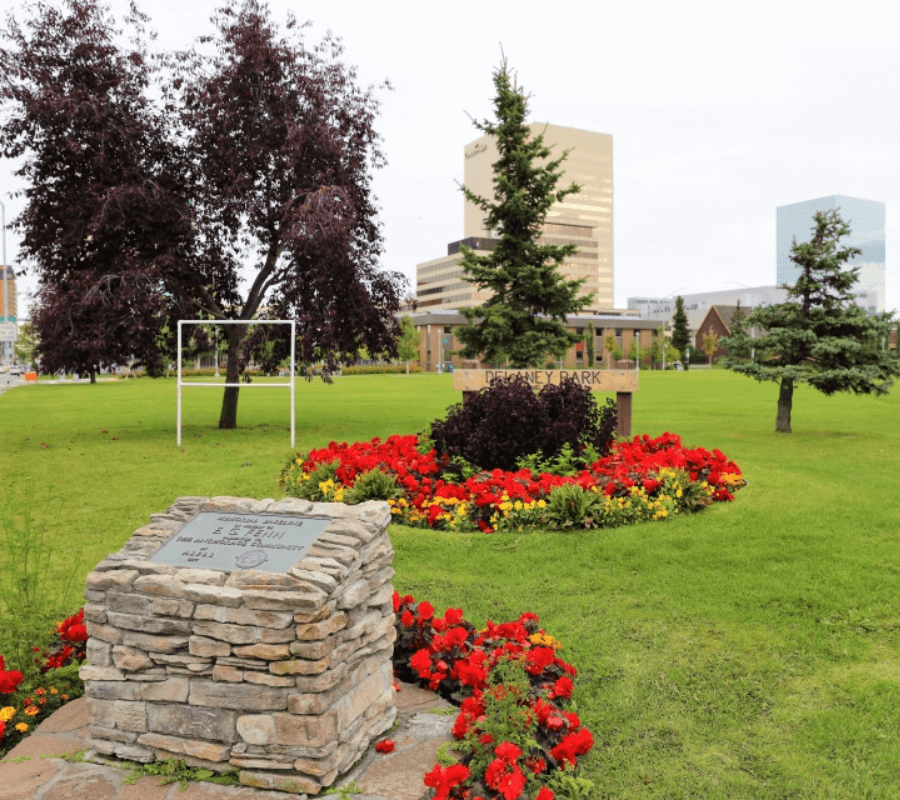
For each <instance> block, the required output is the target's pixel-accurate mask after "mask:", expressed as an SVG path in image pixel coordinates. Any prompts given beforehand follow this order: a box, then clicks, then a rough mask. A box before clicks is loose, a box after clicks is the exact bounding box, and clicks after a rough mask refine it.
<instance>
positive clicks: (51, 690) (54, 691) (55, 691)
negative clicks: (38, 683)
mask: <svg viewBox="0 0 900 800" xmlns="http://www.w3.org/2000/svg"><path fill="white" fill-rule="evenodd" d="M50 694H59V689H57V688H56V687H55V686H51V687H50Z"/></svg>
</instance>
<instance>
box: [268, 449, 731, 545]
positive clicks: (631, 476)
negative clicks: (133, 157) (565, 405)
mask: <svg viewBox="0 0 900 800" xmlns="http://www.w3.org/2000/svg"><path fill="white" fill-rule="evenodd" d="M421 449H423V448H422V443H421V441H420V440H419V438H418V437H417V436H413V435H410V436H390V437H388V438H387V439H386V440H385V441H383V442H382V441H381V440H380V439H378V438H375V439H372V440H371V441H370V442H356V443H354V444H346V443H341V444H338V443H336V442H332V443H331V444H329V445H328V447H325V448H320V449H317V450H312V451H311V452H310V453H309V454H308V455H306V456H299V455H298V457H296V458H294V459H291V460H290V461H288V463H287V464H286V466H285V468H284V469H283V470H282V474H281V481H282V484H283V485H284V486H285V490H286V492H287V493H288V494H295V495H298V496H308V497H310V499H325V500H335V501H341V500H343V499H344V493H345V492H347V491H349V490H351V489H352V488H353V487H354V485H355V483H356V481H357V479H358V478H360V476H362V475H364V474H366V473H368V472H370V471H371V470H379V471H381V472H383V473H385V474H386V475H389V476H391V477H392V478H393V480H394V483H395V486H396V492H395V496H394V497H390V498H386V499H388V502H389V503H390V504H391V507H392V511H393V513H394V514H395V516H396V517H397V518H398V521H401V522H403V523H405V524H408V525H413V526H421V527H432V528H449V529H457V530H475V529H480V530H483V531H485V532H490V531H494V530H497V529H498V528H499V527H511V528H514V527H520V528H521V527H523V526H527V527H553V519H552V515H549V513H548V512H546V511H545V510H544V509H545V508H546V504H547V502H548V501H549V500H550V498H551V495H552V493H553V491H554V489H557V488H558V487H561V486H565V485H567V484H574V485H577V486H578V487H580V488H581V489H582V490H584V491H587V492H591V493H592V494H599V495H602V497H604V498H609V500H610V502H608V503H606V505H605V507H604V508H602V509H600V511H601V513H598V514H595V515H594V516H593V517H592V520H593V523H592V524H591V525H588V526H587V527H603V526H604V525H615V524H624V523H626V522H633V521H640V520H643V519H664V518H666V517H667V516H669V515H670V514H674V513H680V512H685V511H695V510H698V509H699V508H702V507H703V506H705V505H707V504H709V503H712V502H724V501H729V500H733V499H734V494H733V492H734V491H735V490H736V489H738V488H740V487H741V486H743V485H745V481H744V480H743V477H742V475H741V470H740V468H739V467H738V466H737V464H735V463H734V462H733V461H731V460H729V459H728V458H727V457H726V456H725V455H724V454H723V453H722V452H721V451H719V450H713V451H712V452H709V451H708V450H706V449H704V448H694V449H691V448H686V447H684V446H683V445H682V443H681V439H680V438H679V437H678V436H676V435H675V434H671V433H664V434H663V435H662V436H659V437H657V438H655V439H651V438H650V437H649V436H646V435H645V436H636V437H634V439H633V440H632V441H630V442H622V443H615V444H613V445H612V447H611V449H610V452H609V454H608V455H607V456H604V457H602V458H600V459H599V460H597V461H596V462H594V463H593V464H591V465H590V466H589V467H588V468H586V469H584V470H582V471H581V472H580V473H578V474H576V475H568V476H563V475H556V474H549V473H547V472H541V473H537V474H535V473H534V472H532V470H530V469H520V470H518V471H516V472H504V471H503V470H493V471H489V472H488V471H482V472H477V474H474V475H472V476H470V477H468V478H466V479H465V480H454V473H453V472H452V469H451V466H452V465H450V464H448V460H447V459H446V457H443V458H442V457H440V456H438V455H437V453H436V452H435V450H434V449H430V450H428V451H426V452H424V453H423V452H420V450H421ZM328 465H332V466H333V478H329V479H328V480H325V481H320V482H317V480H316V477H315V475H316V474H317V473H316V470H317V469H319V468H322V467H327V466H328ZM612 501H616V502H612ZM600 519H602V522H597V520H600Z"/></svg>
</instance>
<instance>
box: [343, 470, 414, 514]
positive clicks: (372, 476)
mask: <svg viewBox="0 0 900 800" xmlns="http://www.w3.org/2000/svg"><path fill="white" fill-rule="evenodd" d="M399 493H400V490H399V489H398V488H397V479H396V478H395V477H394V476H393V475H388V474H387V473H386V472H382V471H381V470H380V469H370V470H369V471H368V472H363V473H362V474H361V475H358V476H357V478H356V481H355V482H354V484H353V488H352V489H351V490H350V491H349V492H347V493H346V494H345V495H344V502H345V503H349V504H350V505H355V504H356V503H363V502H365V501H366V500H393V499H394V498H395V497H396V496H397V495H398V494H399Z"/></svg>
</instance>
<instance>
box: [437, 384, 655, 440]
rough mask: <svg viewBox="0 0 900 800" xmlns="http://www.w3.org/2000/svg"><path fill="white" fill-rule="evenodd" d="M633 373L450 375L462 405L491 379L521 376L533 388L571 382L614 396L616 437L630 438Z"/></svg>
mask: <svg viewBox="0 0 900 800" xmlns="http://www.w3.org/2000/svg"><path fill="white" fill-rule="evenodd" d="M639 374H640V373H639V372H638V371H637V370H631V369H458V370H455V371H454V373H453V388H454V389H455V390H456V391H459V392H462V394H463V402H465V401H466V399H467V398H468V397H469V396H471V395H473V394H475V393H476V392H479V391H481V390H482V389H486V388H487V387H488V386H490V385H491V381H492V380H494V378H512V377H515V376H517V375H520V376H522V377H523V378H525V380H527V381H528V382H529V383H531V384H534V386H535V387H536V388H537V387H541V386H546V385H547V384H556V385H558V384H559V383H561V382H562V381H564V380H566V379H567V378H571V379H573V380H575V381H576V382H577V383H579V384H580V385H581V386H586V387H587V388H588V389H590V390H591V391H592V392H615V393H616V417H617V423H616V436H620V437H623V438H629V437H630V436H631V396H632V394H634V393H635V392H636V391H637V390H638V376H639Z"/></svg>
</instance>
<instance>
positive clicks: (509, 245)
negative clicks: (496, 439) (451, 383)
mask: <svg viewBox="0 0 900 800" xmlns="http://www.w3.org/2000/svg"><path fill="white" fill-rule="evenodd" d="M494 86H495V88H496V90H497V95H496V97H495V99H494V109H495V112H496V115H497V122H496V123H494V122H489V121H487V120H485V121H483V122H475V127H476V128H478V129H479V130H480V131H482V132H484V133H486V134H489V135H491V136H493V137H495V138H496V141H497V150H498V151H499V159H498V161H497V162H496V163H495V164H494V165H493V166H494V198H493V199H489V198H485V197H481V196H479V195H476V194H474V193H473V192H472V191H470V190H469V189H467V188H466V187H463V191H464V192H465V195H466V197H467V198H468V199H469V200H470V201H471V202H473V203H475V204H476V205H477V206H478V207H479V208H481V209H482V210H483V211H484V212H485V213H486V217H485V226H486V227H487V228H488V229H490V230H493V231H497V232H498V236H499V241H498V243H497V244H496V246H495V247H494V249H493V250H492V251H491V253H490V254H489V255H486V256H478V255H476V254H475V253H474V252H473V251H472V250H471V249H469V248H467V247H465V246H462V247H461V248H460V250H461V252H462V253H463V258H462V261H461V264H462V268H463V271H464V274H465V277H466V280H467V281H469V282H470V283H472V284H474V285H475V286H477V287H478V288H479V289H488V290H490V291H491V293H492V296H491V298H490V299H489V300H488V301H487V302H485V303H484V304H483V305H482V306H480V307H476V308H464V309H460V313H461V314H462V315H463V316H464V317H465V318H466V320H467V321H468V324H467V325H466V327H464V328H461V329H459V331H458V332H457V335H458V337H459V340H460V342H462V344H463V348H462V349H461V350H460V353H461V355H462V356H463V357H464V358H483V359H484V360H486V361H493V360H495V359H497V358H498V357H499V356H500V354H503V355H504V357H508V358H509V361H510V364H511V366H512V367H513V368H516V369H522V368H525V367H533V366H538V365H541V364H543V362H544V360H545V359H546V357H547V354H548V353H549V354H552V355H553V356H554V357H555V358H562V357H563V355H564V354H565V352H566V350H567V349H568V348H569V347H571V346H572V345H574V344H575V343H576V342H577V341H578V340H579V338H580V337H579V336H578V335H577V334H575V333H570V332H569V331H567V330H566V329H565V327H564V326H563V323H565V321H566V317H567V315H569V314H573V313H576V312H578V311H581V310H582V309H584V308H585V307H586V306H587V305H588V304H589V303H590V300H591V297H592V295H579V292H580V289H581V286H582V284H583V283H584V281H583V280H566V279H564V278H563V277H562V276H561V274H560V273H559V271H558V269H559V266H560V264H562V261H563V259H564V258H565V257H566V256H570V255H573V254H574V253H576V252H577V248H576V247H575V245H564V246H558V245H550V244H539V243H538V239H539V238H540V236H541V232H542V229H543V225H544V220H545V218H546V216H547V212H548V211H549V209H550V207H551V206H552V205H553V203H555V202H559V201H562V200H563V199H564V198H565V197H567V196H568V195H570V194H575V193H576V192H578V191H579V187H578V186H577V185H576V184H574V183H572V184H571V185H570V186H569V187H568V188H565V189H557V184H558V183H559V180H560V178H561V177H562V170H561V169H560V165H561V164H562V162H563V161H564V160H565V158H566V156H567V155H568V152H569V151H568V150H567V151H565V152H564V153H563V154H562V155H560V156H559V157H558V158H556V159H552V160H550V161H546V162H544V160H545V159H548V158H549V157H550V154H551V151H550V148H549V147H547V146H546V145H545V144H544V138H543V135H542V134H539V135H537V136H532V134H531V131H530V130H529V128H528V127H527V126H526V124H525V118H526V116H527V114H528V98H527V96H526V95H525V94H524V92H523V91H522V89H521V88H520V87H519V86H518V85H517V84H516V83H514V82H513V81H512V79H511V76H510V73H509V69H508V67H507V64H506V60H505V59H504V60H503V62H502V63H501V65H500V67H499V68H498V69H497V70H496V71H495V72H494Z"/></svg>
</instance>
